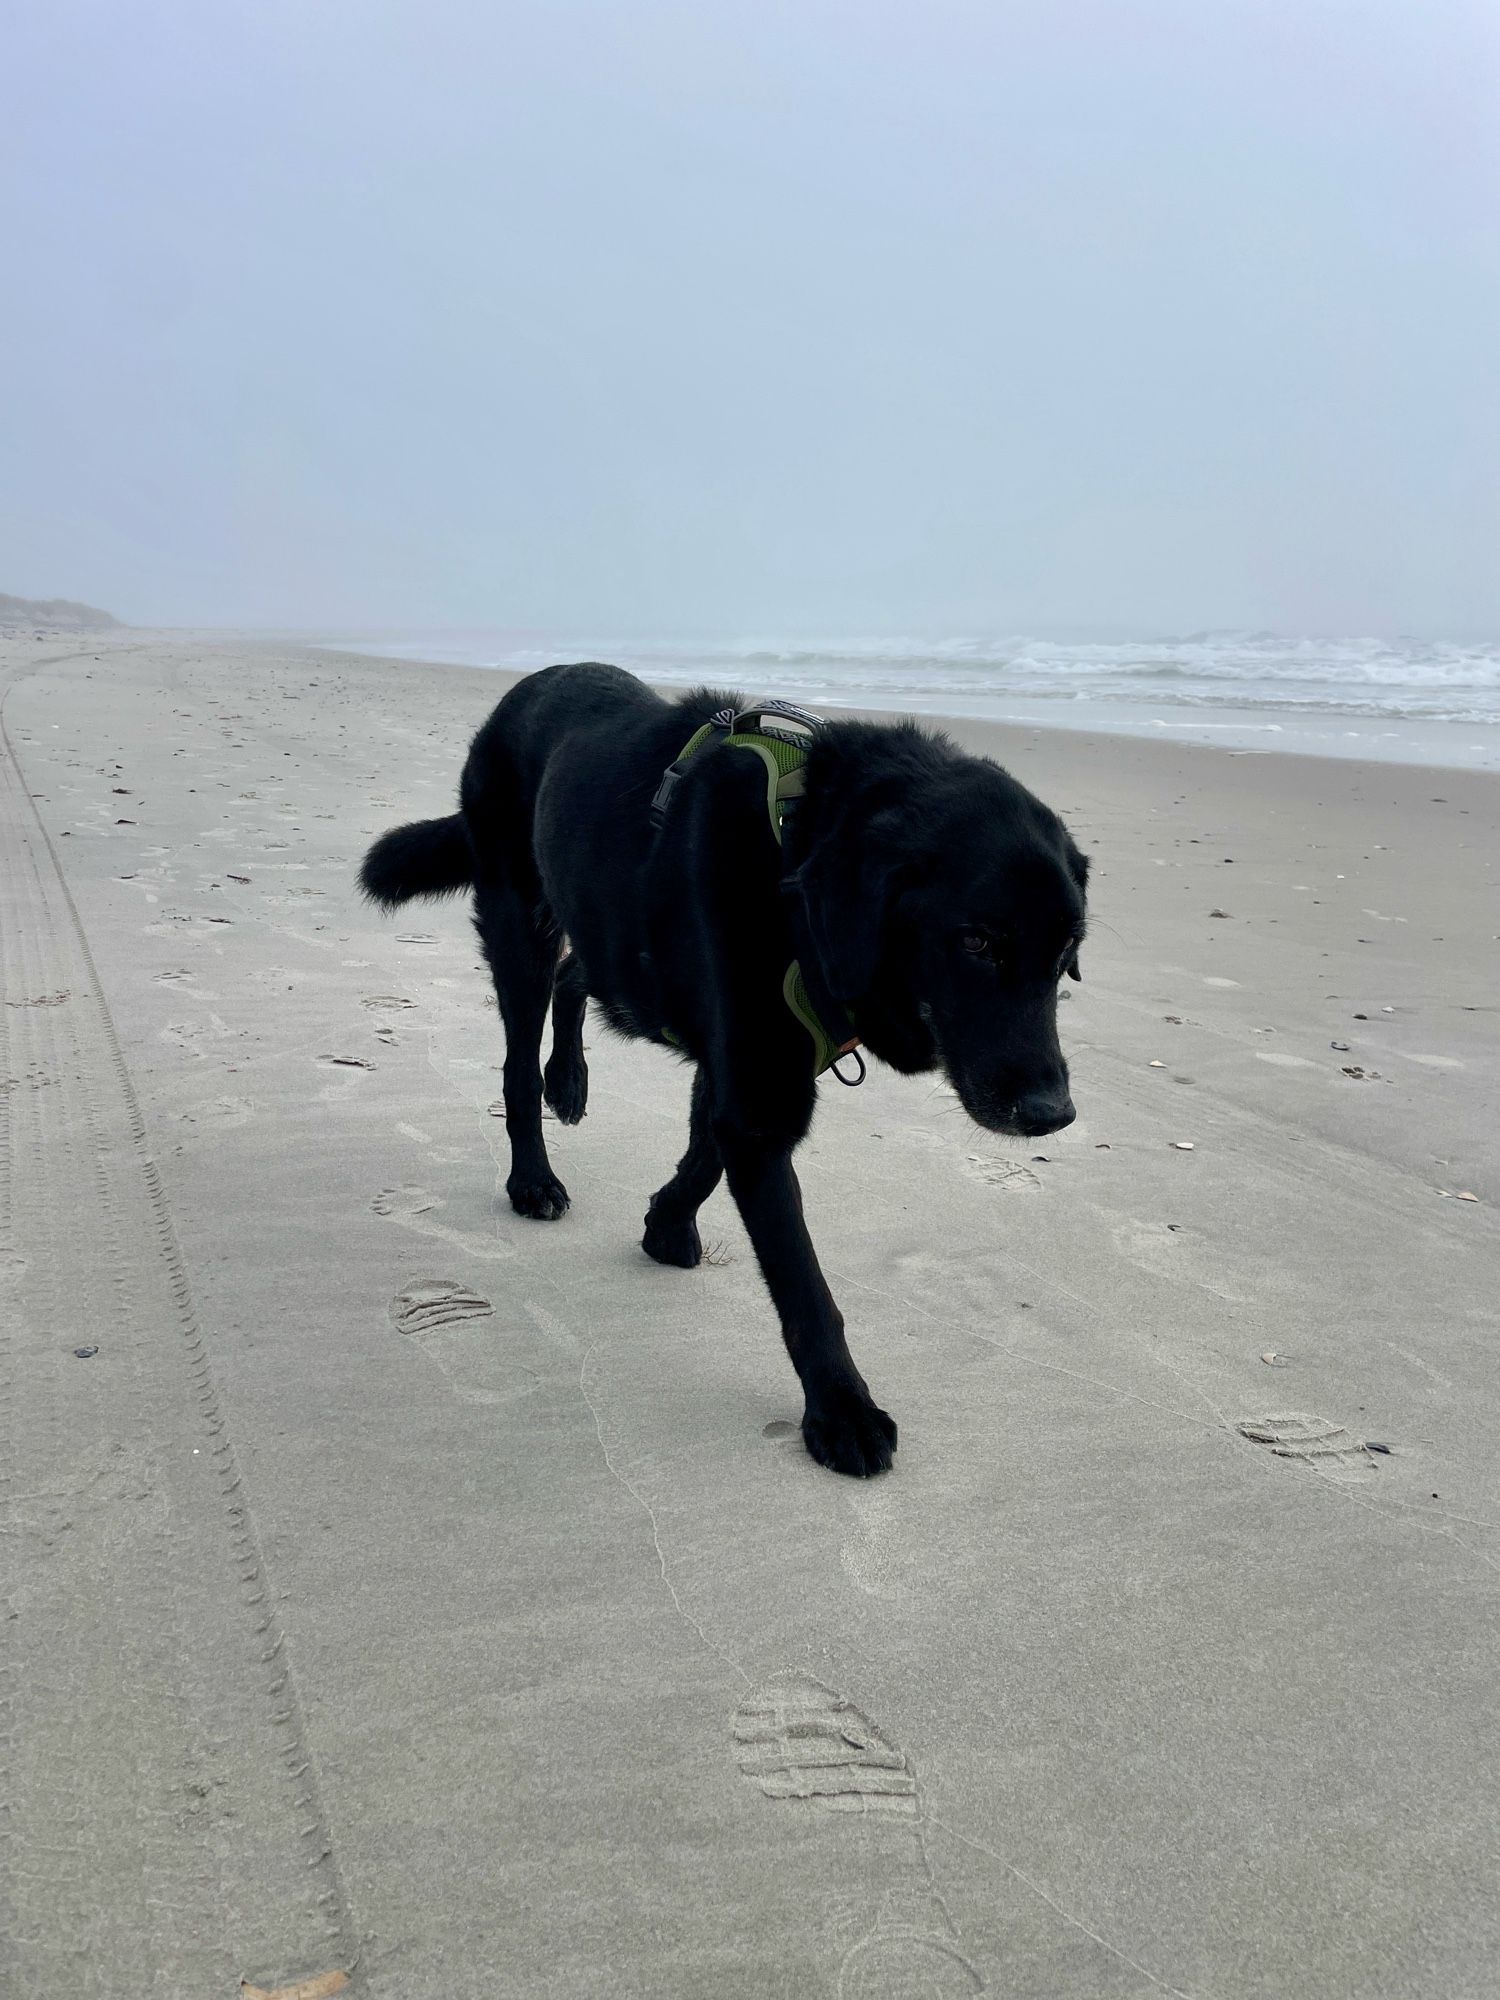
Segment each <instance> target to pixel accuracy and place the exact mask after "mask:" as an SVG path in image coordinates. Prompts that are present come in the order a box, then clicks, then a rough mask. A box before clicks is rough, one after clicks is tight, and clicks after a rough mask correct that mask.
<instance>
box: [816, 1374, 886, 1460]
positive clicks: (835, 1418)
mask: <svg viewBox="0 0 1500 2000" xmlns="http://www.w3.org/2000/svg"><path fill="white" fill-rule="evenodd" d="M802 1442H803V1443H804V1444H805V1445H806V1446H807V1449H808V1451H809V1452H810V1453H811V1455H812V1456H813V1457H814V1458H815V1459H816V1460H817V1461H818V1463H819V1465H826V1466H827V1467H828V1469H829V1471H830V1472H842V1473H846V1474H847V1475H848V1476H849V1478H851V1479H873V1478H874V1477H875V1475H876V1473H877V1472H889V1471H890V1469H891V1460H892V1459H893V1458H894V1457H895V1455H896V1420H895V1418H894V1417H888V1416H887V1415H886V1413H885V1411H884V1410H882V1409H881V1408H879V1406H878V1405H877V1404H875V1403H872V1402H871V1401H870V1400H869V1398H868V1397H867V1396H860V1395H857V1394H856V1393H854V1392H853V1391H849V1392H846V1393H844V1394H842V1395H838V1396H829V1397H825V1398H824V1399H823V1400H822V1401H821V1402H820V1403H819V1404H818V1405H817V1406H816V1408H814V1406H813V1405H812V1404H811V1403H809V1404H808V1406H807V1411H806V1414H805V1415H804V1416H803V1419H802Z"/></svg>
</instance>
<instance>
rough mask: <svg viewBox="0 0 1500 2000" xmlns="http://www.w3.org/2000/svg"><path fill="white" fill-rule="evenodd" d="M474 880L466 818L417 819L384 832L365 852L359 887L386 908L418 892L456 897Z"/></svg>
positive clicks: (456, 814)
mask: <svg viewBox="0 0 1500 2000" xmlns="http://www.w3.org/2000/svg"><path fill="white" fill-rule="evenodd" d="M473 880H474V859H473V855H472V854H471V852H470V850H469V839H468V834H467V833H466V832H465V830H464V823H463V819H462V817H461V816H460V815H459V814H458V813H451V814H450V815H449V816H448V818H447V819H418V820H413V821H412V822H411V824H410V825H409V826H397V827H392V829H391V831H390V832H389V833H383V834H382V835H381V836H380V838H379V840H377V841H376V843H375V845H374V846H373V847H372V848H371V849H370V851H369V853H368V854H367V855H366V856H365V858H364V862H363V864H362V865H361V867H360V871H359V886H360V887H361V888H362V889H363V890H364V892H365V894H366V895H367V896H368V897H369V898H370V900H371V902H373V903H379V904H380V905H381V907H382V908H383V909H387V910H394V909H395V908H396V907H397V905H398V904H400V903H409V902H410V901H411V899H412V897H413V896H454V895H457V893H458V891H459V890H460V889H467V888H468V887H469V886H470V884H471V883H472V882H473Z"/></svg>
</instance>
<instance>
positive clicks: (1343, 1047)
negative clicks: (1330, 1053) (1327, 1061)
mask: <svg viewBox="0 0 1500 2000" xmlns="http://www.w3.org/2000/svg"><path fill="white" fill-rule="evenodd" d="M1328 1046H1329V1048H1331V1049H1337V1050H1338V1051H1339V1053H1340V1055H1348V1053H1349V1044H1348V1043H1347V1042H1330V1043H1329V1044H1328Z"/></svg>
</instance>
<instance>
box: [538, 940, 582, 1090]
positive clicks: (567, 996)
mask: <svg viewBox="0 0 1500 2000" xmlns="http://www.w3.org/2000/svg"><path fill="white" fill-rule="evenodd" d="M587 1005H588V992H587V989H586V988H585V986H584V983H583V968H582V967H581V966H580V965H579V963H578V954H577V952H569V953H568V956H567V957H566V958H565V959H564V960H563V962H562V964H561V965H560V966H559V967H558V969H557V977H556V980H555V981H554V982H553V987H552V1053H551V1055H550V1056H549V1057H548V1058H547V1067H546V1069H545V1070H544V1071H543V1072H542V1089H543V1092H544V1094H545V1096H546V1099H547V1102H548V1103H549V1104H550V1105H551V1106H552V1109H553V1110H554V1111H555V1112H556V1113H557V1115H558V1117H559V1118H560V1119H561V1120H562V1122H563V1124H564V1125H576V1124H577V1123H578V1121H579V1119H580V1118H582V1116H583V1114H584V1112H585V1111H586V1110H587V1109H588V1102H589V1066H588V1064H587V1063H586V1062H585V1061H584V1059H583V1015H584V1009H585V1008H586V1007H587Z"/></svg>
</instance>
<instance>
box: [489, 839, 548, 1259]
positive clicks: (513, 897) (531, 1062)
mask: <svg viewBox="0 0 1500 2000" xmlns="http://www.w3.org/2000/svg"><path fill="white" fill-rule="evenodd" d="M528 886H530V885H528ZM474 928H475V929H476V930H477V931H478V933H479V941H480V943H481V944H482V945H483V946H484V955H485V957H486V958H487V959H488V960H489V965H490V971H491V973H492V974H493V975H494V980H495V996H496V998H497V999H498V1000H499V1002H500V1017H501V1019H502V1020H503V1021H504V1023H505V1087H504V1094H505V1124H506V1131H507V1132H508V1134H509V1137H510V1178H509V1179H508V1180H507V1181H506V1183H505V1191H506V1193H507V1194H508V1195H509V1196H510V1205H511V1207H512V1208H513V1209H514V1210H515V1211H516V1213H517V1215H530V1216H535V1217H536V1219H537V1220H538V1221H541V1222H551V1221H554V1220H555V1219H556V1218H557V1217H558V1216H559V1215H562V1214H564V1213H565V1212H566V1210H567V1206H568V1191H567V1189H566V1188H565V1187H564V1186H563V1184H562V1182H561V1181H560V1180H559V1179H558V1178H557V1176H556V1174H554V1173H553V1171H552V1166H551V1163H550V1161H549V1160H548V1158H547V1148H546V1145H545V1143H544V1141H543V1139H542V1068H541V1058H542V1028H543V1026H544V1024H545V1022H546V1019H547V1002H548V1000H549V999H550V998H551V995H552V974H553V968H554V966H555V964H556V960H557V934H556V932H555V931H554V929H553V927H552V923H551V920H550V918H549V916H548V914H547V912H546V910H545V909H543V908H541V907H540V904H539V896H538V895H537V893H536V892H535V891H534V893H533V896H532V897H530V898H528V897H526V896H524V895H523V894H522V893H521V891H520V890H519V889H518V888H516V887H514V886H513V885H512V884H511V883H509V882H503V881H497V880H496V879H495V878H494V876H493V875H486V876H481V878H480V879H479V880H478V881H477V882H476V883H475V885H474Z"/></svg>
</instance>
